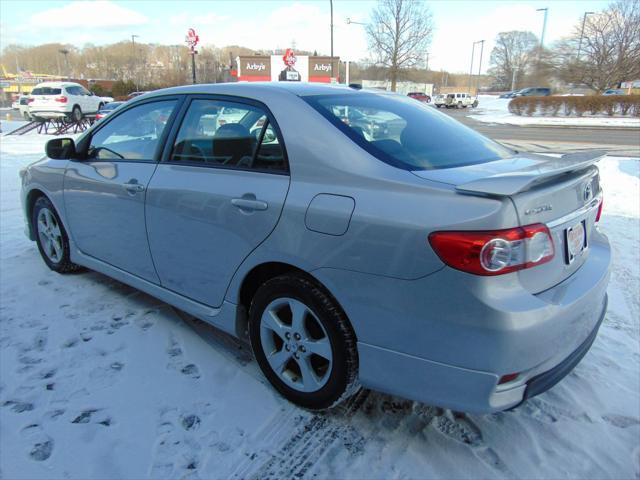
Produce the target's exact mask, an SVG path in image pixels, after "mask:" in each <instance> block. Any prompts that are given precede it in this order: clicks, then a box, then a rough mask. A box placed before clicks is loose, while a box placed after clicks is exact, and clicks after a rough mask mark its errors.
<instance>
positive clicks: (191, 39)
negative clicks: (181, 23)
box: [184, 28, 200, 52]
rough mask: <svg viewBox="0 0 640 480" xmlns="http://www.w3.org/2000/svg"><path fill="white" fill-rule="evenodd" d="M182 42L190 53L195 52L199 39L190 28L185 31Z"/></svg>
mask: <svg viewBox="0 0 640 480" xmlns="http://www.w3.org/2000/svg"><path fill="white" fill-rule="evenodd" d="M184 41H185V42H186V44H187V46H188V47H189V48H190V49H191V52H195V50H196V45H198V42H199V41H200V37H199V36H198V35H197V34H196V31H195V30H194V29H193V28H190V29H189V30H187V36H186V37H185V39H184Z"/></svg>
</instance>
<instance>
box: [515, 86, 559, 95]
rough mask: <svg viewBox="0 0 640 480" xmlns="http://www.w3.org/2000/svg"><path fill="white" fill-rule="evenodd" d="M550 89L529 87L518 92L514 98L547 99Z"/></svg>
mask: <svg viewBox="0 0 640 480" xmlns="http://www.w3.org/2000/svg"><path fill="white" fill-rule="evenodd" d="M549 95H551V89H550V88H547V87H529V88H523V89H522V90H518V91H517V92H516V93H515V95H514V97H548V96H549Z"/></svg>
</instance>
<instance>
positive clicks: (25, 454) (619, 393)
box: [0, 135, 640, 479]
mask: <svg viewBox="0 0 640 480" xmlns="http://www.w3.org/2000/svg"><path fill="white" fill-rule="evenodd" d="M48 138H50V137H47V136H38V135H26V136H24V137H12V136H10V137H1V138H0V182H1V183H0V186H1V189H0V207H1V211H0V214H1V223H0V226H1V228H0V273H1V281H0V302H1V304H0V425H1V426H2V427H1V428H0V472H2V473H1V475H2V477H3V478H11V479H14V478H25V479H26V478H29V479H36V478H40V479H53V478H83V479H94V478H136V479H139V478H152V479H160V478H194V479H195V478H237V479H243V478H249V477H253V478H266V477H272V478H294V477H300V478H302V477H305V478H306V477H308V478H312V477H313V478H316V477H317V478H347V479H348V478H353V479H358V478H371V477H376V478H515V477H526V478H534V477H535V478H545V477H546V478H554V479H555V478H594V479H595V478H598V479H601V478H638V476H639V475H640V442H639V441H638V439H639V438H640V366H639V365H640V346H639V342H640V333H639V326H640V325H639V322H640V300H639V299H638V291H640V284H639V281H640V280H639V279H640V258H639V257H640V252H639V250H638V245H639V244H640V224H639V216H640V211H639V209H640V205H639V200H638V199H639V198H640V178H639V160H637V159H636V160H631V159H622V158H606V159H604V160H603V161H602V162H601V164H600V167H601V171H602V183H603V185H604V189H605V210H604V217H603V220H602V226H601V228H602V229H603V230H604V231H605V232H607V233H608V235H609V236H610V239H611V242H612V245H613V250H614V267H613V272H612V280H611V287H610V289H609V295H610V304H609V305H610V306H609V312H608V315H607V317H606V320H605V322H604V324H603V327H602V329H601V331H600V334H599V336H598V338H597V340H596V342H595V344H594V346H593V348H592V350H591V352H590V353H589V354H588V355H587V356H586V357H585V358H584V360H583V361H582V363H581V364H580V365H578V367H577V368H576V370H575V371H574V372H573V373H572V374H570V375H569V376H568V377H567V378H566V379H565V380H564V381H562V382H561V383H560V384H559V385H557V386H556V387H554V388H553V389H552V390H550V391H549V392H547V393H545V394H543V395H541V396H539V397H537V398H534V399H532V400H530V401H528V402H527V403H526V404H524V405H523V406H521V407H519V408H518V409H516V410H515V411H511V412H505V413H499V414H495V415H487V416H471V415H462V414H454V413H452V412H449V411H445V412H443V411H441V410H439V409H437V408H432V407H429V406H427V405H421V404H416V403H413V402H409V401H406V400H403V399H400V398H395V397H390V396H387V395H382V394H378V393H373V392H362V393H360V394H358V395H357V396H356V397H355V398H354V399H352V400H351V401H350V402H349V403H348V404H347V405H344V406H342V407H341V408H340V409H338V410H337V411H335V412H332V413H329V414H315V413H311V412H307V411H305V410H301V409H299V408H296V407H294V406H292V405H291V404H289V403H287V402H286V401H284V400H283V399H282V398H281V397H280V396H279V395H277V394H276V393H275V392H274V391H273V390H272V389H271V388H270V387H269V386H268V384H267V383H266V381H265V380H264V379H263V377H262V375H261V374H260V372H259V370H258V367H257V366H256V364H255V362H254V361H253V359H252V356H251V353H250V351H249V350H248V349H247V348H246V347H245V346H242V345H241V344H239V343H238V342H236V341H234V340H232V339H231V338H229V337H227V336H225V335H223V334H221V333H219V332H217V331H216V330H215V329H213V328H212V327H209V326H207V325H204V324H202V323H200V322H195V321H192V320H189V319H187V320H186V321H185V320H183V319H182V318H181V316H180V315H178V313H177V312H176V311H175V310H173V309H172V308H170V307H169V306H167V305H166V304H163V303H161V302H159V301H158V300H156V299H154V298H152V297H149V296H147V295H145V294H143V293H141V292H139V291H136V290H134V289H132V288H130V287H128V286H126V285H123V284H121V283H119V282H116V281H114V280H111V279H109V278H107V277H105V276H103V275H100V274H97V273H93V272H84V273H80V274H76V275H58V274H55V273H53V272H51V271H49V270H48V269H47V268H46V267H45V265H44V263H43V262H42V260H41V259H40V257H39V255H38V251H37V249H36V246H35V244H34V243H31V242H29V241H28V240H27V239H26V238H25V237H24V235H23V221H22V213H21V210H20V204H19V198H18V196H19V182H18V176H17V172H18V170H19V169H20V168H21V167H23V166H25V165H27V164H28V163H30V162H32V161H34V160H37V159H38V158H40V157H41V155H42V149H43V145H44V142H45V141H46V140H47V139H48ZM98 215H99V212H98Z"/></svg>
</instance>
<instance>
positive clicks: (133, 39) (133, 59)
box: [131, 35, 140, 91]
mask: <svg viewBox="0 0 640 480" xmlns="http://www.w3.org/2000/svg"><path fill="white" fill-rule="evenodd" d="M138 37H140V35H131V50H132V52H133V55H132V56H131V76H132V77H133V83H135V84H136V91H138V90H139V87H138V79H137V77H136V73H135V67H136V38H138Z"/></svg>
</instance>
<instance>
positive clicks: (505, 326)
mask: <svg viewBox="0 0 640 480" xmlns="http://www.w3.org/2000/svg"><path fill="white" fill-rule="evenodd" d="M591 242H592V243H591V247H590V250H589V257H588V258H587V259H586V261H585V262H584V264H583V265H582V266H581V268H580V269H579V270H578V271H576V272H575V273H574V274H573V275H571V276H570V277H569V278H567V279H565V280H564V281H563V282H561V283H560V284H558V285H556V286H555V287H553V288H551V289H549V290H547V291H545V292H542V293H540V294H536V295H534V294H532V293H530V292H529V291H527V290H526V289H524V288H523V287H522V285H521V284H520V282H519V280H518V277H517V274H516V275H513V276H512V275H511V274H507V275H503V276H500V277H491V278H487V277H476V276H473V275H469V274H464V273H462V272H458V271H455V270H452V269H450V268H443V269H442V270H440V271H438V272H436V273H434V274H432V275H429V276H427V277H424V278H422V279H418V280H413V281H405V280H398V279H392V278H388V277H380V276H374V275H366V274H359V273H356V272H347V271H340V270H333V269H321V270H318V271H315V272H314V274H316V275H317V277H318V279H319V280H320V281H322V282H323V283H324V284H325V285H326V286H327V287H328V288H329V289H330V290H331V291H332V293H334V295H335V296H336V298H337V300H338V301H339V302H340V304H341V305H342V306H343V308H344V309H345V312H346V313H347V315H348V317H349V319H350V320H351V322H352V324H353V326H354V330H355V333H356V336H357V338H358V354H359V361H360V381H361V383H362V384H363V385H364V386H367V387H369V388H372V389H375V390H380V391H384V392H387V393H390V394H394V395H400V396H403V397H406V398H411V399H413V400H418V401H421V402H425V403H429V404H434V405H439V406H443V407H448V408H451V409H454V410H459V411H466V412H478V413H486V412H493V411H498V410H505V409H508V408H511V407H513V406H516V405H518V404H519V403H521V402H522V401H523V400H524V399H525V398H528V397H531V396H533V395H536V394H538V393H541V392H542V391H544V390H545V389H546V388H551V386H553V385H554V384H555V382H557V381H559V380H560V379H561V378H562V377H563V376H564V375H566V374H567V373H568V372H569V371H570V370H571V369H572V368H573V367H574V366H575V365H576V364H577V363H578V362H579V360H580V358H582V356H583V355H584V353H586V351H587V350H588V348H589V346H590V345H591V343H592V342H593V338H592V337H595V335H596V333H597V330H598V326H599V325H600V322H601V321H602V318H603V317H604V314H605V310H606V289H607V285H608V282H609V269H610V262H611V252H610V247H609V243H608V240H607V239H606V237H605V236H604V235H602V234H601V233H599V232H597V231H594V232H592V237H591ZM576 352H578V353H576ZM511 373H518V376H517V378H516V379H515V380H513V381H511V382H508V383H505V384H503V385H498V382H499V380H500V378H501V377H502V376H503V375H507V374H511ZM528 389H529V392H528V393H526V391H527V390H528Z"/></svg>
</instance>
